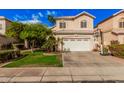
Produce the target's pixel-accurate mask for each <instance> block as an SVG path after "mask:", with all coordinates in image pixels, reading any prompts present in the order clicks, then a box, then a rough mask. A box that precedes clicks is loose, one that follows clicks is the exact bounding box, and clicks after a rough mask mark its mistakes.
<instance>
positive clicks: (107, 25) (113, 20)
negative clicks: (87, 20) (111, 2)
mask: <svg viewBox="0 0 124 93" xmlns="http://www.w3.org/2000/svg"><path fill="white" fill-rule="evenodd" d="M95 31H98V32H101V34H102V35H101V37H102V39H100V38H101V37H97V39H96V40H97V41H98V42H99V44H100V43H101V42H102V43H103V45H110V44H111V41H118V42H119V43H120V44H124V10H121V11H119V12H117V13H115V14H113V15H112V16H110V17H109V18H107V19H105V20H103V21H101V22H100V23H98V24H97V27H96V28H95Z"/></svg>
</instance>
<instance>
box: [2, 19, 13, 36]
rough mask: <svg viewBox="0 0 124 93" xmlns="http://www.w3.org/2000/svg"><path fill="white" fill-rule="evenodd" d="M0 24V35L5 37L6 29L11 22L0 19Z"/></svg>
mask: <svg viewBox="0 0 124 93" xmlns="http://www.w3.org/2000/svg"><path fill="white" fill-rule="evenodd" d="M0 24H2V29H0V34H2V35H5V32H6V30H7V27H8V26H10V24H11V22H10V21H8V20H5V19H0Z"/></svg>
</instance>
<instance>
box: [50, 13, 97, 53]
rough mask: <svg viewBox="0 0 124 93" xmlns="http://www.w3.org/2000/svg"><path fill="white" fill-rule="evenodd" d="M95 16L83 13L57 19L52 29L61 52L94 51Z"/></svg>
mask: <svg viewBox="0 0 124 93" xmlns="http://www.w3.org/2000/svg"><path fill="white" fill-rule="evenodd" d="M94 18H95V17H94V16H93V15H91V14H89V13H87V12H82V13H80V14H77V15H75V16H63V17H57V18H56V26H54V27H53V28H52V30H53V33H54V35H55V37H56V39H57V40H61V41H62V42H61V43H59V44H58V50H59V51H92V50H93V49H94V33H93V32H94V28H93V27H94V22H93V21H94Z"/></svg>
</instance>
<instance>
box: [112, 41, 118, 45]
mask: <svg viewBox="0 0 124 93" xmlns="http://www.w3.org/2000/svg"><path fill="white" fill-rule="evenodd" d="M111 45H119V41H118V40H112V41H111Z"/></svg>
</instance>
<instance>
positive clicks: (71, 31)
mask: <svg viewBox="0 0 124 93" xmlns="http://www.w3.org/2000/svg"><path fill="white" fill-rule="evenodd" d="M53 33H55V34H67V33H68V34H69V33H73V34H80V33H81V34H93V33H94V32H93V30H90V31H89V30H59V31H53Z"/></svg>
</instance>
